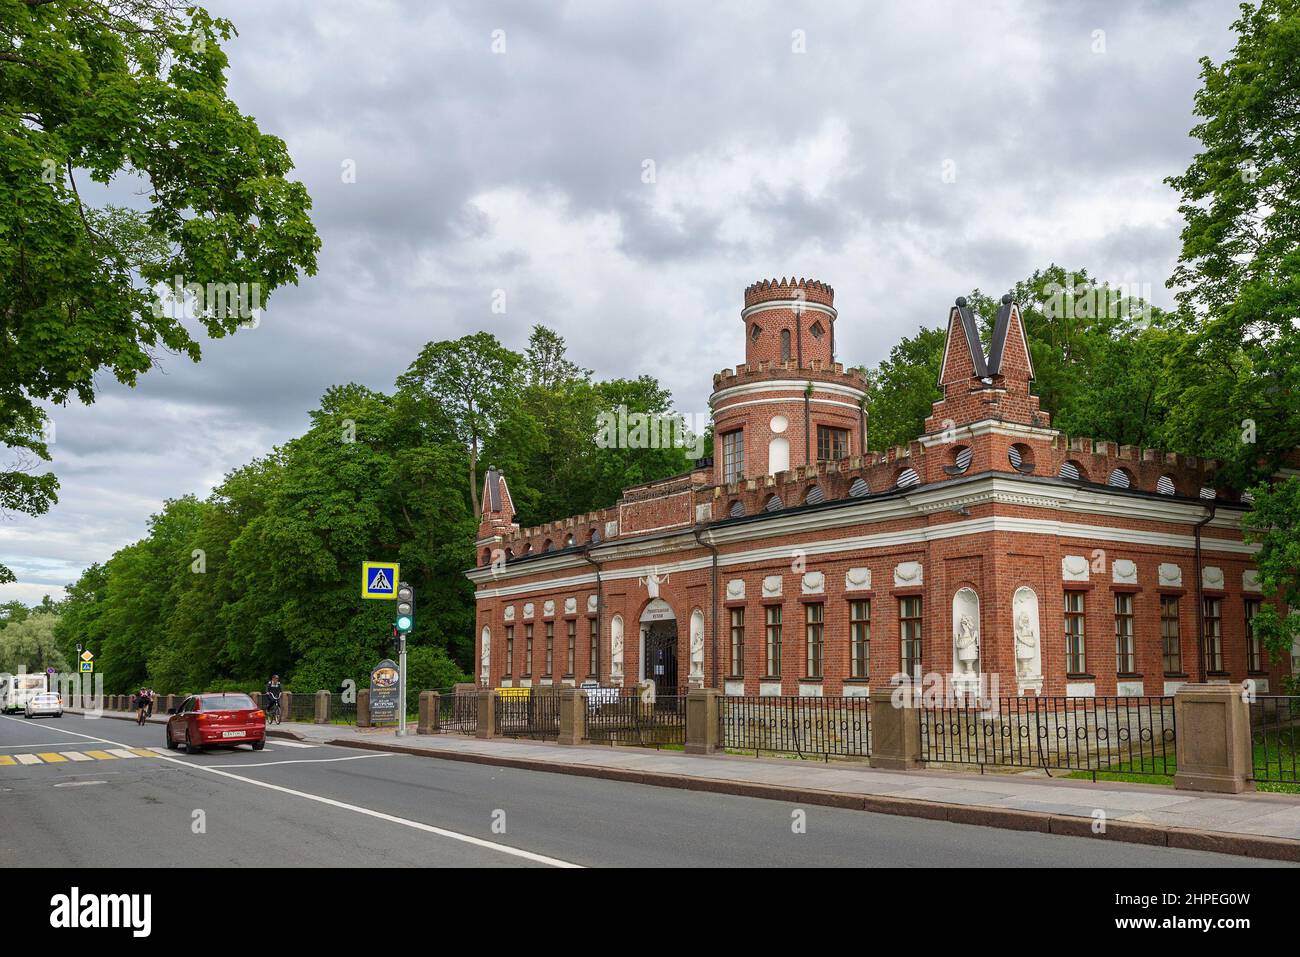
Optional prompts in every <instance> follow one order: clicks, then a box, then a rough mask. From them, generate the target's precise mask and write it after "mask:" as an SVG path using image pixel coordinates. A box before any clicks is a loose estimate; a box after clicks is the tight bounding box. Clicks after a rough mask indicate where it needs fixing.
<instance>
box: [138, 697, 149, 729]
mask: <svg viewBox="0 0 1300 957" xmlns="http://www.w3.org/2000/svg"><path fill="white" fill-rule="evenodd" d="M148 717H149V692H147V691H145V690H144V689H143V688H141V689H140V693H139V694H137V695H136V696H135V723H136V724H144V722H145V719H146V718H148Z"/></svg>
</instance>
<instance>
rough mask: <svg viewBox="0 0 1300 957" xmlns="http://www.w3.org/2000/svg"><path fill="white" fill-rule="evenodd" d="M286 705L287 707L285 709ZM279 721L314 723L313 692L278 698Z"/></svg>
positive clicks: (314, 701) (314, 705) (314, 700)
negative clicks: (279, 708)
mask: <svg viewBox="0 0 1300 957" xmlns="http://www.w3.org/2000/svg"><path fill="white" fill-rule="evenodd" d="M286 705H287V707H285V706H286ZM280 706H281V712H282V713H281V715H280V717H281V719H282V720H284V721H309V722H310V721H315V720H316V695H315V693H313V692H307V691H304V692H301V693H298V692H295V693H293V694H291V695H289V696H288V698H287V699H286V698H285V697H283V696H282V697H281V698H280Z"/></svg>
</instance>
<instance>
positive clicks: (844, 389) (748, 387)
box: [709, 369, 867, 406]
mask: <svg viewBox="0 0 1300 957" xmlns="http://www.w3.org/2000/svg"><path fill="white" fill-rule="evenodd" d="M808 371H809V372H810V373H811V375H810V376H809V377H808V378H806V379H760V380H759V381H757V382H747V383H745V384H744V385H733V386H728V387H727V388H725V389H719V390H718V391H717V392H715V393H713V395H711V396H709V405H710V406H712V405H713V404H714V403H715V402H720V401H722V400H723V399H729V398H731V397H732V396H735V395H753V394H754V393H762V392H777V391H780V390H782V389H797V390H799V391H800V392H802V391H803V390H805V389H807V388H808V383H809V382H811V383H812V384H813V391H815V392H829V393H830V394H831V395H846V396H849V397H850V398H854V399H861V398H862V397H863V396H865V395H866V394H867V393H866V390H865V389H859V388H857V387H856V386H851V385H844V383H842V382H827V381H825V380H824V379H818V378H817V376H819V375H823V374H825V373H826V372H827V371H828V370H826V369H809V370H808ZM794 398H799V399H801V398H802V397H801V396H794Z"/></svg>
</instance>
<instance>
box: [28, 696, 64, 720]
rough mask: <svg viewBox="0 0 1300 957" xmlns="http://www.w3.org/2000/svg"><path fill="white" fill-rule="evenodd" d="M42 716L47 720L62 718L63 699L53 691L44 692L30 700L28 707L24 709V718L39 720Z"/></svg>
mask: <svg viewBox="0 0 1300 957" xmlns="http://www.w3.org/2000/svg"><path fill="white" fill-rule="evenodd" d="M41 715H44V716H45V717H47V718H62V717H63V698H61V697H60V696H59V695H56V694H54V693H53V692H52V691H44V692H41V693H40V694H37V695H32V696H31V697H30V698H28V699H27V706H26V707H25V708H23V716H24V717H27V718H37V717H40V716H41Z"/></svg>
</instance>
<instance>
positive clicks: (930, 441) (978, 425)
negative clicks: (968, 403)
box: [917, 419, 1061, 449]
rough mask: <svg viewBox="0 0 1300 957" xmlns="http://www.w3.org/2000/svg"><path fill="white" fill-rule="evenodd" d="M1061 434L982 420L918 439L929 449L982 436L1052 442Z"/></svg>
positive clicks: (1050, 430) (1016, 423)
mask: <svg viewBox="0 0 1300 957" xmlns="http://www.w3.org/2000/svg"><path fill="white" fill-rule="evenodd" d="M1060 434H1061V433H1060V432H1058V431H1057V430H1056V429H1043V428H1037V427H1035V426H1032V425H1022V424H1020V423H1018V422H1003V421H1002V420H1001V419H981V420H980V421H979V422H971V423H969V424H967V425H961V426H957V427H956V428H954V429H952V431H948V430H946V429H945V430H943V431H941V432H929V433H927V434H925V435H922V436H921V437H920V438H918V439H917V441H918V442H920V443H921V444H922V445H923V446H925V447H926V448H927V449H930V448H934V447H935V446H936V445H952V444H953V443H955V442H960V441H961V440H962V439H973V438H977V437H978V436H981V435H1006V436H1012V437H1016V438H1022V437H1027V438H1034V439H1046V440H1049V441H1050V440H1051V439H1054V438H1056V437H1057V436H1059V435H1060Z"/></svg>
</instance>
